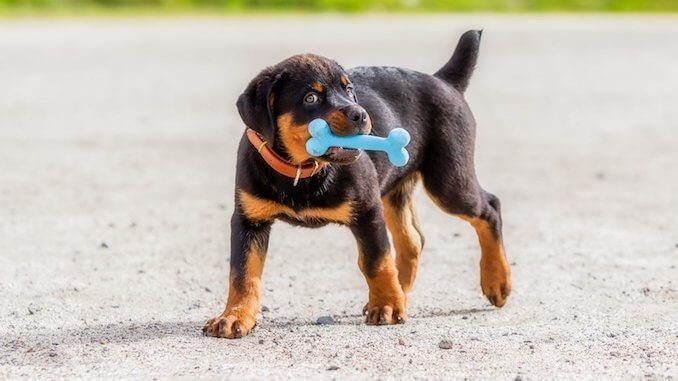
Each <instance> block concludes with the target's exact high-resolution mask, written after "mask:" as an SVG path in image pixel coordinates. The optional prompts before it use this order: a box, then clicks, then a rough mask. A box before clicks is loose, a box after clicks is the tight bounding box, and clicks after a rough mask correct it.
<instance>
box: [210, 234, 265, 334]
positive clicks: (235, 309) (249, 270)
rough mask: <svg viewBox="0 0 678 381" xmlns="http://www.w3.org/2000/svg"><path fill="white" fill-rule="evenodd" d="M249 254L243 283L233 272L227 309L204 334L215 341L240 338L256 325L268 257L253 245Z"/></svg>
mask: <svg viewBox="0 0 678 381" xmlns="http://www.w3.org/2000/svg"><path fill="white" fill-rule="evenodd" d="M252 245H255V246H253V247H252V248H251V249H250V251H249V252H248V253H247V260H246V264H245V272H244V274H242V280H241V282H236V280H235V279H234V276H235V274H234V272H233V271H231V275H230V279H229V289H228V301H227V302H226V309H225V310H224V312H222V313H221V315H219V316H218V317H216V318H214V319H210V320H208V321H207V323H206V324H205V327H204V328H203V332H204V333H205V334H207V335H209V336H213V337H224V338H228V339H234V338H240V337H243V336H245V335H247V334H248V333H249V331H250V330H252V328H254V326H255V324H256V316H257V312H258V311H259V305H260V298H261V274H262V272H263V267H264V258H265V253H264V252H263V250H262V249H261V248H260V247H258V246H256V243H254V242H253V243H252Z"/></svg>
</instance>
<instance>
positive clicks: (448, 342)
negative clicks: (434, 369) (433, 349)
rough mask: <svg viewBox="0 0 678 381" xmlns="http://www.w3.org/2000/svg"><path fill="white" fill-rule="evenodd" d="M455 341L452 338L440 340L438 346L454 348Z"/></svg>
mask: <svg viewBox="0 0 678 381" xmlns="http://www.w3.org/2000/svg"><path fill="white" fill-rule="evenodd" d="M453 346H454V343H453V342H452V341H451V340H440V342H439V343H438V348H440V349H452V347H453Z"/></svg>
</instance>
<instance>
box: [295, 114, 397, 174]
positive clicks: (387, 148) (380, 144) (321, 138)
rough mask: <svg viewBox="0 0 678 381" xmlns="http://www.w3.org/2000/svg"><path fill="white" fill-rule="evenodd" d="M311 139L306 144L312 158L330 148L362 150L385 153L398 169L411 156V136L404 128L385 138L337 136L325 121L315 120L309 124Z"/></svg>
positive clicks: (392, 131) (393, 130)
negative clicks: (408, 146) (409, 149)
mask: <svg viewBox="0 0 678 381" xmlns="http://www.w3.org/2000/svg"><path fill="white" fill-rule="evenodd" d="M308 132H310V133H311V138H310V139H308V141H307V142H306V151H307V152H308V153H309V154H310V155H312V156H322V155H324V154H325V153H326V152H327V150H328V149H329V148H330V147H341V148H353V149H362V150H366V151H384V152H386V155H388V160H389V161H390V162H391V163H392V164H393V165H395V166H396V167H402V166H403V165H405V164H407V161H408V160H409V159H410V155H409V154H408V153H407V151H406V150H405V146H406V145H407V143H409V142H410V134H409V133H408V132H407V131H405V129H403V128H394V129H392V130H391V132H389V133H388V136H387V137H385V138H380V137H378V136H372V135H352V136H336V135H334V134H332V131H331V130H330V126H329V125H328V124H327V122H326V121H324V120H323V119H313V120H312V121H311V123H309V124H308Z"/></svg>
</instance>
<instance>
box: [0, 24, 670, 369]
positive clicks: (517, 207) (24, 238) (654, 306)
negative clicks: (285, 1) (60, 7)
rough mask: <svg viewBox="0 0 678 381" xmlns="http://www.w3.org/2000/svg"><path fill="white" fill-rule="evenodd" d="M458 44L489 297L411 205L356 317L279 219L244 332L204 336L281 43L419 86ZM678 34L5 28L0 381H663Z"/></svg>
mask: <svg viewBox="0 0 678 381" xmlns="http://www.w3.org/2000/svg"><path fill="white" fill-rule="evenodd" d="M468 28H484V29H485V33H484V35H483V44H482V51H481V58H480V63H479V67H478V69H477V71H476V75H475V77H474V78H473V80H472V84H471V86H470V89H469V92H468V99H469V102H470V103H471V106H472V108H473V110H474V111H475V114H476V116H477V119H478V123H479V131H478V144H477V152H476V156H477V169H478V173H479V177H480V179H481V182H482V183H483V185H484V186H485V187H486V188H487V189H489V190H491V191H492V192H494V193H496V194H498V195H499V196H500V197H501V198H502V200H503V205H504V219H505V240H506V248H507V253H508V256H509V261H510V262H511V263H513V280H514V281H513V286H514V287H513V295H512V298H511V299H510V301H509V303H508V305H507V306H506V307H505V308H504V309H501V310H498V309H495V308H492V307H491V306H490V305H489V304H488V302H487V301H486V300H485V299H484V298H483V296H482V294H481V292H480V287H479V285H478V266H477V263H478V259H479V251H478V245H477V241H476V239H475V237H474V235H473V232H472V230H471V228H470V227H469V226H467V224H466V223H464V222H463V221H459V220H455V219H452V218H450V217H448V216H446V215H444V214H442V213H441V212H439V211H438V210H437V209H436V208H435V207H434V206H433V204H432V203H431V202H430V201H429V200H428V199H427V198H426V197H425V195H424V194H423V192H421V191H420V192H419V194H418V199H419V211H420V215H421V219H422V225H423V230H424V232H425V234H426V237H427V247H426V249H425V252H424V254H423V257H422V263H421V270H420V273H419V274H420V276H419V279H418V281H417V284H416V286H415V289H414V292H413V293H412V295H411V305H410V310H409V312H410V317H411V318H410V320H409V321H408V323H407V324H406V325H404V326H396V327H367V326H364V325H362V324H361V318H360V316H359V311H360V309H361V307H362V305H363V303H364V302H365V299H366V286H365V284H364V281H363V279H362V277H361V275H360V273H359V271H358V269H357V266H356V253H355V251H356V250H355V243H354V241H353V240H352V238H351V235H350V233H349V232H348V231H347V230H346V229H343V228H340V227H328V228H324V229H322V230H315V231H312V230H304V229H298V228H292V227H289V226H286V225H284V224H282V223H279V224H276V226H275V227H274V233H273V235H272V238H271V250H270V254H269V259H268V263H267V267H266V271H265V276H264V278H265V279H264V281H265V287H264V295H263V304H264V305H265V306H266V309H265V311H264V312H263V313H262V314H261V316H260V319H259V327H258V328H257V329H256V330H255V331H254V333H253V334H252V335H250V336H248V337H247V338H245V339H243V340H239V341H228V340H218V339H211V338H204V337H201V336H200V328H201V327H202V325H203V323H204V321H205V320H206V319H207V318H209V317H211V316H213V315H214V314H216V313H217V312H219V311H220V310H221V308H222V307H223V302H224V299H225V294H226V285H227V271H228V266H229V265H228V256H227V252H228V240H227V237H228V234H229V231H228V220H229V216H230V213H231V210H232V208H233V202H232V192H233V177H234V157H235V152H234V150H235V147H236V141H237V140H238V137H239V135H240V134H241V132H242V131H243V126H242V123H241V122H240V120H239V118H238V116H237V113H236V111H235V106H234V104H235V99H236V97H237V95H238V94H239V93H240V91H242V89H244V87H245V85H246V83H247V82H248V80H249V79H250V78H251V77H252V76H254V75H255V74H256V72H257V71H258V70H259V69H261V68H263V67H264V66H265V65H267V64H272V63H274V62H276V61H278V60H280V59H282V58H284V57H286V56H288V55H291V54H293V53H298V52H316V53H320V54H324V55H327V56H330V57H333V58H336V59H337V60H338V61H339V62H341V63H343V64H344V65H345V66H347V67H350V66H353V65H372V64H373V65H398V66H404V67H409V68H413V69H416V70H421V71H425V72H432V71H434V70H436V69H437V68H438V67H439V66H441V65H442V64H443V63H444V62H445V61H446V59H447V58H448V56H449V55H450V53H451V51H452V49H453V47H454V45H455V43H456V39H457V38H458V36H459V35H460V34H461V33H462V32H463V31H465V30H466V29H468ZM676 41H678V19H676V18H675V17H674V18H663V17H655V16H644V17H631V16H624V17H620V18H602V17H598V16H582V17H579V18H575V17H569V16H555V17H536V16H530V17H527V16H511V17H493V16H459V17H437V16H436V17H431V16H418V17H412V18H405V17H394V18H391V17H368V18H357V19H354V18H344V17H330V16H317V17H308V18H287V17H286V18H275V17H271V16H268V17H264V18H260V19H255V18H252V19H241V20H239V19H209V18H205V19H180V20H168V19H162V20H145V19H136V20H81V21H68V20H44V21H35V20H23V21H7V20H5V21H2V22H1V23H0V295H1V296H2V297H1V298H0V321H1V322H2V324H0V345H1V347H0V378H6V377H9V378H15V377H17V378H18V377H23V378H42V379H47V378H61V377H66V378H92V377H96V378H119V377H124V378H151V377H158V378H166V377H170V376H172V377H183V378H186V379H193V378H195V377H197V376H200V377H205V378H222V379H223V378H226V379H243V378H252V379H264V378H268V377H274V378H290V379H292V378H296V377H303V378H310V377H314V378H320V379H325V378H326V379H329V378H338V379H346V378H364V379H376V378H382V379H394V378H408V379H410V378H434V379H443V378H453V379H462V378H470V379H503V380H512V379H514V378H516V377H517V376H521V378H522V379H524V380H525V379H534V380H540V379H551V378H577V379H582V378H584V379H587V378H588V379H599V377H601V376H602V377H605V378H628V379H639V378H648V379H667V378H671V377H673V378H674V379H675V378H678V347H677V343H678V276H677V274H678V269H677V268H676V267H677V266H678V209H677V208H678V175H676V173H677V172H676V167H677V165H678V91H677V89H678V69H677V68H678V44H676ZM326 315H331V316H333V317H334V318H335V319H336V321H337V323H338V324H336V325H329V326H328V325H323V326H318V325H315V322H316V319H317V318H318V317H320V316H326ZM443 339H447V340H450V341H451V342H452V343H453V346H452V348H451V349H448V350H442V349H440V348H439V347H438V343H439V342H440V341H441V340H443ZM337 367H338V369H336V368H337Z"/></svg>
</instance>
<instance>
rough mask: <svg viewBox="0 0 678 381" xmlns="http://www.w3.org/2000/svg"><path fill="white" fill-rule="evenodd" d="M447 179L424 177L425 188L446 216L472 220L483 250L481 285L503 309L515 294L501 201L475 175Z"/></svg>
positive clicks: (495, 303) (443, 177)
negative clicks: (506, 247)
mask: <svg viewBox="0 0 678 381" xmlns="http://www.w3.org/2000/svg"><path fill="white" fill-rule="evenodd" d="M445 180H450V179H449V178H448V179H446V178H445V176H441V175H440V174H436V175H435V176H432V175H429V176H427V175H426V174H424V186H425V188H426V190H427V192H428V194H429V196H430V197H431V199H432V200H433V201H434V203H435V204H436V205H438V207H440V208H441V209H442V210H443V211H445V212H446V213H449V214H452V215H456V216H458V217H460V218H462V219H464V220H466V221H468V222H469V223H470V224H471V225H472V226H473V228H474V229H475V231H476V234H477V235H478V241H479V242H480V249H481V257H480V285H481V288H482V291H483V294H484V295H485V296H486V297H487V299H488V300H489V301H490V303H492V304H493V305H495V306H497V307H502V306H504V304H505V303H506V300H507V298H508V296H509V294H510V293H511V280H510V278H511V269H510V267H509V265H508V262H507V261H506V255H505V252H504V244H503V239H502V219H501V206H500V202H499V199H498V198H497V197H496V196H494V195H493V194H491V193H488V192H486V191H484V190H483V189H482V188H481V187H480V185H478V183H477V181H476V179H475V175H473V176H471V177H465V178H460V176H457V178H454V180H455V181H445ZM460 180H461V181H460ZM452 184H454V185H452ZM460 184H464V186H460Z"/></svg>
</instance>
